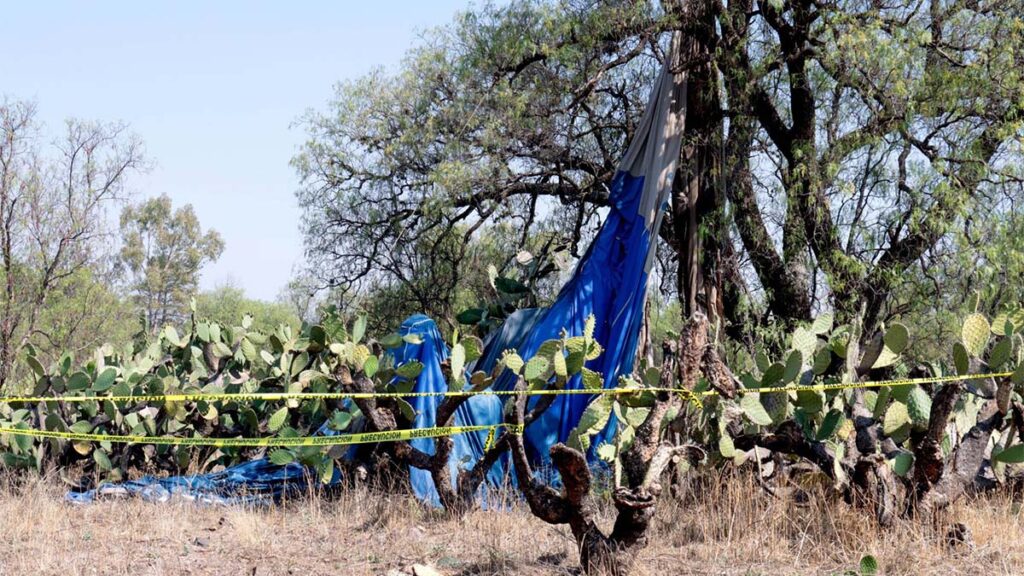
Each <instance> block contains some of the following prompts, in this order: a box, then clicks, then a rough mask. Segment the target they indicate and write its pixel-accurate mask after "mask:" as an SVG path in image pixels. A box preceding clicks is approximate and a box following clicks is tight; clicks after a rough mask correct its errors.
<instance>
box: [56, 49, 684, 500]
mask: <svg viewBox="0 0 1024 576" xmlns="http://www.w3.org/2000/svg"><path fill="white" fill-rule="evenodd" d="M678 46H679V36H678V34H677V35H675V36H674V37H673V39H672V49H671V50H670V51H669V54H670V55H671V59H672V61H671V62H667V63H666V65H665V66H664V67H663V69H662V71H661V72H660V74H659V76H658V79H657V81H656V83H655V85H654V87H653V90H652V92H651V96H650V99H649V101H648V104H647V109H646V110H645V112H644V115H643V117H642V119H641V121H640V123H639V125H638V126H637V130H636V133H635V134H634V135H633V139H632V141H631V142H630V145H629V148H628V149H627V151H626V154H625V156H624V158H623V160H622V162H621V164H620V166H619V170H618V172H617V173H616V175H615V177H614V179H613V180H612V184H611V188H610V194H609V211H608V215H607V218H606V220H605V222H604V224H603V226H602V227H601V230H600V231H599V232H598V235H597V237H596V238H595V240H594V242H593V243H592V244H591V246H590V248H589V249H588V250H587V252H586V254H585V255H584V256H583V258H582V259H581V260H580V262H579V264H578V265H577V267H576V270H575V271H574V273H573V275H572V278H571V279H570V280H569V281H568V282H567V283H566V284H565V286H564V287H563V288H562V290H561V291H560V292H559V294H558V297H557V298H556V300H555V302H554V303H553V304H552V305H551V306H550V307H549V308H547V309H543V310H532V311H520V312H518V313H516V314H514V315H512V317H511V318H509V320H508V321H507V322H506V323H505V324H504V326H503V327H502V328H501V330H500V331H499V332H498V333H497V334H496V335H494V336H493V337H492V338H491V339H490V340H489V342H488V345H487V346H486V348H485V351H484V356H483V357H482V358H481V359H480V360H478V361H477V363H476V364H477V365H476V368H478V369H481V370H484V371H487V372H490V370H491V369H492V368H493V366H494V364H495V363H496V361H497V359H498V358H499V357H500V355H501V353H502V351H504V350H505V349H508V348H515V349H516V350H518V351H519V353H520V355H521V356H522V357H524V358H529V357H530V356H531V355H533V354H534V353H535V352H536V351H537V349H538V347H539V346H540V345H541V344H542V343H543V342H544V341H545V340H548V339H551V338H557V337H559V334H560V333H561V331H562V330H563V329H565V330H567V331H568V333H569V334H571V335H579V334H581V333H582V332H583V324H584V322H585V320H586V318H587V317H588V316H589V315H590V314H594V316H595V317H596V319H597V328H596V330H595V338H596V340H597V341H598V342H600V343H601V344H602V345H603V346H604V349H605V351H604V353H603V354H602V355H601V356H600V357H599V358H598V359H596V360H594V361H592V362H590V363H589V364H588V367H589V368H590V369H592V370H596V371H598V372H600V373H601V374H603V375H604V377H605V386H606V387H614V386H616V385H617V382H618V378H619V376H621V375H624V374H628V373H630V372H631V371H632V369H633V361H634V357H635V355H636V346H637V337H638V334H639V330H640V324H641V322H642V317H643V307H644V300H645V294H646V289H647V280H648V276H649V274H650V271H651V267H652V263H653V261H654V252H655V246H656V242H655V241H654V236H655V234H656V233H657V230H658V229H659V227H660V225H661V221H662V218H663V216H664V213H665V208H666V206H667V202H668V197H669V193H670V191H671V188H672V177H673V176H674V173H675V169H676V162H677V159H678V157H679V151H680V143H681V137H682V132H683V126H684V122H685V112H684V110H685V100H686V87H685V79H684V77H683V75H682V73H681V72H673V71H672V70H673V69H678V68H679V62H678V54H679V50H678ZM401 331H402V333H403V334H408V333H417V334H419V335H420V337H421V339H422V343H420V344H405V345H403V346H401V347H399V348H397V349H394V350H392V353H393V354H394V355H395V358H396V361H397V362H399V363H401V362H406V361H409V360H418V361H419V362H421V363H423V366H424V368H423V371H422V373H421V374H420V376H419V377H418V379H417V382H416V386H415V391H418V392H436V391H444V390H447V383H446V382H445V381H444V378H443V376H442V374H441V362H443V361H444V359H446V358H447V357H448V349H447V347H446V346H445V344H444V341H443V339H442V338H441V335H440V333H439V332H438V330H437V326H436V325H435V324H434V322H433V321H432V320H431V319H429V318H427V317H426V316H423V315H415V316H413V317H411V318H410V319H408V320H407V321H406V322H404V323H403V325H402V329H401ZM514 385H515V380H514V379H513V378H510V377H508V376H507V375H506V377H504V378H500V379H499V380H498V381H497V382H496V383H495V388H496V389H510V388H512V387H513V386H514ZM568 386H569V387H571V388H578V387H579V386H580V382H579V378H578V377H576V378H574V379H573V380H571V381H570V382H569V383H568ZM591 398H592V397H590V396H582V395H573V396H560V397H558V398H557V399H556V400H555V401H554V403H553V404H552V406H551V407H550V408H549V409H548V410H546V411H545V412H544V414H543V415H542V417H541V418H539V419H538V420H537V421H535V422H534V423H533V424H531V425H530V426H529V427H528V428H527V429H526V431H525V437H526V443H527V447H528V450H529V453H530V455H531V458H532V459H533V460H534V461H535V462H536V463H538V464H541V465H543V464H545V463H546V462H547V461H548V449H549V448H550V447H551V446H552V445H553V444H555V443H556V442H561V441H564V440H566V439H567V438H568V436H569V433H570V432H571V431H572V429H573V428H574V427H575V426H576V424H577V422H578V421H579V418H580V415H581V414H582V413H583V410H584V409H585V408H586V405H587V404H588V403H589V401H590V400H591ZM410 400H411V403H412V404H413V407H414V408H415V409H416V411H417V416H416V422H415V425H416V427H418V428H425V427H431V426H434V425H435V414H436V410H437V406H438V405H439V404H440V401H441V399H440V398H423V397H413V398H410ZM501 421H502V406H501V402H500V400H499V399H498V398H496V397H485V396H481V397H474V398H472V399H471V400H469V401H468V402H466V403H465V404H464V405H463V406H462V407H461V408H460V409H459V410H458V412H457V414H456V421H455V424H456V425H477V424H486V425H493V424H497V423H500V422H501ZM612 426H613V424H612V423H610V424H609V429H608V430H606V434H607V433H609V430H610V429H611V427H612ZM486 438H487V433H486V432H481V433H470V434H462V435H458V436H456V437H455V438H454V452H453V457H452V459H451V465H452V466H453V467H454V466H461V465H463V462H475V461H476V460H477V459H478V458H479V457H480V455H481V454H482V453H483V447H484V442H485V441H486ZM412 442H413V445H414V446H415V447H417V448H418V449H420V450H422V451H424V452H427V453H432V452H433V444H434V442H433V440H432V439H426V438H422V439H416V440H413V441H412ZM594 444H595V445H596V444H597V442H595V443H594ZM507 469H508V466H507V461H500V462H498V463H497V464H495V466H494V467H493V468H492V469H491V470H490V471H489V474H488V480H489V482H490V483H491V484H500V483H502V482H504V481H505V480H506V478H507V474H506V471H507ZM411 478H412V486H413V490H414V491H415V492H416V495H417V496H419V497H420V498H421V499H423V500H425V501H428V502H432V503H435V504H436V503H437V499H438V497H437V491H436V490H435V488H434V485H433V480H432V479H431V477H430V475H429V473H427V472H425V471H421V470H415V469H413V470H412V471H411ZM307 483H308V479H307V478H306V473H305V471H304V470H303V469H302V468H301V466H298V465H289V466H286V467H283V468H282V467H276V466H272V465H270V464H269V463H268V462H267V461H266V460H257V461H254V462H249V463H246V464H241V465H238V466H234V467H232V468H229V469H227V470H225V471H222V472H218V473H215V474H207V475H199V476H185V477H177V478H170V479H162V480H151V481H145V480H144V481H139V482H131V483H125V484H121V485H120V487H121V488H124V489H125V490H127V491H130V492H134V493H142V494H145V493H146V491H147V490H149V491H151V492H153V493H161V492H160V491H159V490H160V489H163V490H165V491H174V490H177V491H182V492H187V493H191V494H193V495H201V496H200V497H201V498H204V499H207V500H210V501H218V500H217V498H228V499H231V498H237V497H238V496H237V495H238V494H239V493H240V492H239V491H240V490H241V491H242V492H244V493H251V492H255V491H260V490H262V491H265V492H267V493H269V494H271V495H280V494H282V493H285V492H287V490H288V489H289V487H290V486H300V487H304V486H305V485H307ZM113 489H114V488H109V487H105V488H102V489H101V491H103V490H107V491H109V490H113ZM94 494H95V492H89V493H83V494H78V495H69V498H72V499H75V500H79V501H87V500H90V499H91V498H92V496H93V495H94ZM161 494H162V493H161Z"/></svg>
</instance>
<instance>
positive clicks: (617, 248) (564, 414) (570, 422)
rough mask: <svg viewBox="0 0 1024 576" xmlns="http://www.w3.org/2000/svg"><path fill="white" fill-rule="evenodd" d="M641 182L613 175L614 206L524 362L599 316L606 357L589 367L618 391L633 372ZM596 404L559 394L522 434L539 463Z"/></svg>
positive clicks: (641, 247) (644, 239)
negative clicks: (622, 379)
mask: <svg viewBox="0 0 1024 576" xmlns="http://www.w3.org/2000/svg"><path fill="white" fill-rule="evenodd" d="M643 184H644V179H643V177H636V176H631V175H629V174H627V173H625V172H619V173H617V174H616V176H615V178H614V180H613V181H612V189H611V197H612V199H613V204H612V208H611V210H610V211H609V214H608V218H607V220H606V221H605V223H604V226H602V227H601V230H600V231H599V232H598V235H597V238H596V239H595V240H594V242H593V243H592V244H591V245H590V248H589V249H588V250H587V252H586V254H585V255H584V256H583V258H582V259H581V260H580V262H579V265H578V266H577V268H576V271H575V273H574V274H573V276H572V278H571V279H570V280H569V282H568V283H566V284H565V286H563V287H562V290H561V291H560V292H559V294H558V297H557V298H556V299H555V302H554V304H552V305H551V307H550V308H548V309H546V310H545V311H544V313H543V316H541V317H540V318H538V319H537V320H536V322H535V323H534V325H533V326H532V329H531V331H530V333H529V334H528V335H527V336H526V337H525V338H524V339H523V341H522V342H521V343H519V345H518V346H515V348H516V349H517V350H518V351H519V354H520V356H522V357H523V358H529V357H530V356H532V355H533V354H535V353H536V352H537V349H538V348H539V347H540V345H541V344H543V343H544V341H545V340H549V339H552V338H558V337H559V334H560V333H561V331H562V330H563V329H565V330H566V331H567V332H568V333H569V334H570V335H580V334H582V333H583V325H584V323H585V321H586V318H587V316H589V315H590V314H594V316H595V318H596V320H597V324H596V328H595V331H594V338H595V340H597V341H598V342H599V343H601V345H602V346H603V347H604V352H603V353H602V354H601V356H600V357H599V358H597V359H596V360H592V361H590V362H588V364H587V367H588V368H590V369H591V370H595V371H597V372H600V373H601V374H602V375H603V376H604V377H605V386H606V387H615V386H616V385H617V383H618V378H619V376H621V375H625V374H629V373H630V372H631V371H632V370H633V360H634V357H635V355H636V346H637V338H638V336H639V331H640V322H641V321H642V319H643V306H644V296H645V294H646V285H647V276H648V274H647V272H646V270H645V264H646V260H647V253H648V249H649V248H650V244H651V233H650V231H649V230H648V229H647V224H646V221H645V220H644V218H643V217H642V216H641V215H640V214H639V213H638V206H639V203H640V199H641V194H642V191H643ZM515 382H516V380H515V378H512V377H510V376H509V375H506V376H505V377H503V378H500V379H499V380H498V382H496V383H495V388H496V389H500V390H509V389H512V388H513V387H514V386H515ZM580 385H581V384H580V378H579V376H577V377H574V378H572V379H570V381H569V382H568V383H567V387H568V388H570V389H577V388H579V387H580ZM592 398H593V396H589V395H572V396H559V397H557V398H556V399H555V400H554V402H553V403H552V404H551V407H550V408H548V409H547V410H546V411H544V413H543V414H542V415H541V417H540V418H539V419H538V420H537V421H535V422H534V423H533V424H531V425H530V426H529V427H527V429H526V431H525V434H524V436H525V438H526V446H527V450H528V453H529V455H530V457H531V459H532V460H533V461H534V462H536V463H539V464H541V465H543V464H546V463H547V462H548V460H549V455H548V451H549V449H550V448H551V446H553V445H554V444H556V443H557V442H564V441H565V440H566V439H567V438H568V437H569V433H570V432H571V431H572V430H573V429H574V428H575V427H576V424H577V423H578V422H579V419H580V416H581V415H582V414H583V411H584V410H585V409H586V407H587V404H589V403H590V401H591V399H592ZM536 400H537V399H534V401H536ZM613 427H614V423H609V427H608V428H607V429H606V431H605V434H604V436H605V437H607V436H608V435H609V434H611V431H612V429H613ZM597 444H599V442H594V446H596V445H597Z"/></svg>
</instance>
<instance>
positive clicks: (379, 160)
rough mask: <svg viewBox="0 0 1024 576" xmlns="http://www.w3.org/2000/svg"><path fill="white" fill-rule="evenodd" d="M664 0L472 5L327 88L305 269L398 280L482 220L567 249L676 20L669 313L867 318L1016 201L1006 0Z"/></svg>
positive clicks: (304, 199) (1017, 124) (314, 126)
mask: <svg viewBox="0 0 1024 576" xmlns="http://www.w3.org/2000/svg"><path fill="white" fill-rule="evenodd" d="M663 4H664V5H665V6H667V7H668V8H669V10H667V11H666V10H663V9H662V8H661V7H660V6H655V5H654V3H649V2H642V1H636V2H602V3H598V4H596V5H595V4H594V3H592V2H582V1H580V2H576V1H572V0H565V1H552V2H542V1H536V2H517V3H514V4H511V5H508V6H494V5H485V6H484V7H482V8H480V9H478V10H475V11H473V12H470V13H466V14H463V15H461V16H460V17H458V18H457V19H456V21H455V22H454V23H453V24H452V25H450V26H448V27H445V28H442V29H440V30H437V31H435V32H434V33H433V34H432V35H430V36H429V37H428V38H427V40H426V42H425V43H424V44H423V45H422V46H419V47H417V48H415V49H414V50H412V51H411V52H410V53H409V57H408V58H407V59H406V61H405V64H404V65H403V68H402V70H401V71H400V72H399V73H398V74H396V75H393V76H389V75H386V74H384V73H382V72H374V73H372V74H370V75H368V76H367V77H365V78H362V79H360V80H358V81H356V82H352V83H348V84H343V85H341V86H339V88H338V90H337V93H336V96H335V99H334V101H332V102H331V103H330V105H329V109H328V111H327V112H325V113H313V114H310V115H309V116H308V117H307V118H306V121H305V125H306V128H307V131H308V133H309V141H308V143H307V144H306V146H305V147H304V149H303V151H302V152H301V153H300V154H299V155H298V156H297V157H296V158H295V160H294V164H295V166H296V168H297V169H298V171H299V174H300V176H301V177H302V178H303V183H304V185H303V188H302V190H300V192H299V194H298V197H299V201H300V204H301V205H302V206H303V207H304V208H306V210H307V213H308V216H307V221H306V223H305V226H306V230H305V232H306V242H307V247H308V249H309V253H310V254H311V259H312V264H313V266H312V267H313V268H314V269H318V270H320V271H321V272H322V273H323V274H324V275H325V276H326V277H328V278H330V279H333V280H334V281H335V282H337V283H339V284H342V285H345V286H357V285H359V284H372V285H381V284H384V285H388V284H390V283H395V282H397V283H404V284H410V283H411V282H412V280H413V279H414V278H417V277H420V275H418V274H417V273H416V271H417V270H418V268H417V266H418V265H417V264H416V263H417V262H422V261H423V259H427V261H435V262H450V263H457V262H459V261H461V259H462V258H463V256H464V251H465V250H466V249H467V248H466V247H467V246H469V244H470V243H469V242H468V239H469V238H471V237H472V236H473V235H475V234H478V233H479V232H480V231H481V230H483V229H484V228H486V227H487V226H489V225H491V224H492V223H494V222H514V223H515V224H516V225H517V226H518V227H519V228H520V229H521V230H522V235H521V240H520V244H522V243H525V241H526V240H525V239H526V238H528V237H529V236H530V235H531V234H532V233H533V232H534V230H536V227H537V226H538V225H539V224H546V225H548V226H550V227H551V228H553V229H555V230H557V231H559V232H560V233H561V234H563V235H564V236H565V238H566V240H567V242H568V243H569V244H570V245H571V246H573V248H574V250H573V253H574V254H578V247H579V246H580V245H583V244H584V243H585V240H586V237H587V232H588V230H592V229H593V228H594V227H596V226H597V225H598V224H599V221H600V215H601V211H600V208H601V207H602V206H604V205H605V204H607V185H608V183H609V181H610V179H611V177H612V175H613V172H614V169H615V166H616V163H617V161H618V158H619V155H620V153H621V151H622V149H623V147H624V145H625V143H626V142H627V141H628V139H629V136H630V135H631V134H632V130H633V127H634V125H635V122H636V120H637V118H638V116H639V114H640V112H641V110H642V108H643V102H644V99H645V96H646V91H647V88H648V87H649V86H650V85H651V80H652V77H653V73H654V71H655V70H656V69H657V67H658V66H659V65H660V63H661V61H662V60H663V59H664V52H665V47H664V44H665V41H666V40H665V38H666V34H664V33H665V32H667V31H670V30H682V31H683V32H684V36H685V37H686V38H687V39H688V41H689V45H688V46H687V47H686V50H685V51H686V53H687V54H688V55H689V56H690V58H689V59H688V60H687V62H686V64H685V66H686V69H687V72H688V74H689V82H690V89H691V90H690V96H689V108H690V114H689V120H690V121H689V124H688V126H687V130H688V136H687V137H688V145H686V146H684V147H683V152H682V154H683V156H682V157H681V162H680V164H679V172H678V173H677V175H676V178H675V182H676V191H675V194H674V199H673V210H672V214H671V216H672V217H671V218H668V219H666V222H665V223H664V225H663V226H662V229H661V230H660V235H661V238H662V239H663V240H664V241H665V243H664V246H665V247H666V248H667V249H668V250H670V251H674V252H676V256H675V257H674V258H668V259H666V262H668V263H669V264H670V265H674V266H678V267H679V270H678V273H677V274H675V276H677V277H678V278H679V281H678V282H677V285H676V287H675V291H676V292H677V293H678V294H679V296H680V297H681V298H682V299H683V300H684V302H683V303H684V313H686V314H689V313H690V312H691V310H690V309H691V308H694V307H698V308H700V309H703V310H706V311H708V312H710V313H712V315H723V316H725V319H726V320H727V322H726V324H731V325H732V326H731V327H730V326H727V328H737V329H736V330H732V331H730V333H731V334H733V335H742V333H744V332H746V333H749V332H751V331H752V330H753V328H754V327H756V326H757V325H759V324H765V323H769V322H771V321H772V320H773V319H774V320H781V321H782V322H784V323H786V324H793V323H798V322H804V321H808V320H810V318H811V314H812V312H813V310H815V309H835V311H836V312H837V313H838V317H839V319H841V320H846V319H848V318H850V317H851V316H852V315H856V314H858V313H859V311H860V310H861V309H864V311H865V319H864V332H863V333H864V335H865V337H870V335H872V334H873V333H874V328H875V326H877V324H878V322H879V321H881V320H884V319H886V318H887V317H889V316H890V315H891V314H892V313H894V312H897V311H898V309H897V308H893V307H891V306H890V303H891V296H892V294H893V290H894V289H895V288H896V287H897V286H898V285H899V283H900V282H901V279H902V278H903V277H905V276H906V275H907V274H912V273H913V270H914V269H916V270H921V269H922V268H921V266H922V261H921V257H922V256H923V255H924V254H926V253H927V252H928V250H930V249H931V248H933V247H935V246H936V245H938V244H939V243H940V242H943V241H949V240H952V239H953V238H954V237H955V236H956V235H957V234H958V230H959V229H961V224H963V223H964V222H965V219H966V218H967V217H968V216H969V214H970V213H971V212H972V211H973V210H976V209H978V208H979V207H982V206H984V207H987V208H989V209H991V210H993V211H995V212H1004V213H1005V212H1007V211H1010V210H1012V209H1013V206H1014V205H1015V201H1019V195H1020V192H1021V190H1020V186H1019V183H1020V182H1021V179H1020V174H1019V170H1017V169H1015V168H1014V166H1015V165H1016V163H1017V162H1018V161H1019V159H1020V151H1021V150H1020V141H1021V136H1022V133H1021V120H1020V118H1021V110H1020V106H1021V102H1020V98H1019V94H1020V92H1021V79H1020V77H1019V73H1018V71H1019V70H1020V69H1021V61H1020V58H1021V54H1022V53H1024V50H1022V49H1021V45H1022V42H1024V41H1022V38H1021V36H1022V33H1021V26H1020V23H1021V16H1020V11H1019V2H1016V1H1014V0H984V1H982V2H977V3H959V2H953V3H948V2H939V1H938V0H936V1H934V2H930V1H926V2H921V3H911V2H905V1H899V2H895V3H890V4H887V5H885V6H884V7H881V8H879V7H877V6H876V5H875V4H871V3H869V4H865V3H863V2H856V1H846V0H844V1H837V2H827V3H816V2H811V1H810V0H783V1H781V2H775V3H772V2H754V1H753V0H736V1H731V2H718V1H714V0H705V1H703V2H696V3H687V4H686V6H685V7H684V9H682V10H676V9H675V6H676V4H675V3H672V2H670V3H663ZM723 119H727V122H723V121H722V120H723ZM727 215H728V216H731V218H727ZM733 235H735V236H734V237H733ZM450 239H454V243H453V242H451V241H450ZM672 272H673V271H672V270H663V271H662V275H663V276H668V275H673V274H672ZM446 274H448V275H449V276H450V278H447V279H446V280H445V282H446V286H452V285H458V284H459V282H460V276H459V274H460V271H459V270H458V269H457V266H456V267H455V269H454V270H448V271H447V272H446ZM427 281H428V282H430V284H431V285H437V283H436V282H434V279H433V278H429V280H427ZM709 295H710V297H711V299H713V300H718V301H708V300H709ZM744 302H747V303H749V304H751V306H746V307H744V306H742V305H741V304H742V303H744ZM719 311H720V312H719ZM744 311H745V312H746V313H744Z"/></svg>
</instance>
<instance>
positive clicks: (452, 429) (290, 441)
mask: <svg viewBox="0 0 1024 576" xmlns="http://www.w3.org/2000/svg"><path fill="white" fill-rule="evenodd" d="M497 428H507V429H508V430H509V431H511V432H512V433H514V434H521V433H522V431H523V426H522V425H521V424H496V425H493V426H492V425H478V426H435V427H433V428H415V429H412V430H389V431H386V432H361V433H358V434H340V435H337V436H307V437H302V438H281V437H277V438H195V437H191V438H178V437H174V436H140V435H135V434H127V435H113V434H90V433H83V432H61V431H58V430H37V429H34V428H10V427H6V426H0V434H12V435H15V436H31V437H33V438H55V439H59V440H71V441H75V442H116V443H121V444H157V445H166V446H216V447H218V448H253V447H263V446H279V447H298V446H345V445H348V444H376V443H378V442H397V441H403V440H413V439H415V438H437V437H440V436H454V435H456V434H465V433H468V432H482V431H484V430H487V431H489V433H488V438H491V437H493V435H494V431H495V430H496V429H497Z"/></svg>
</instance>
